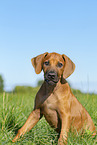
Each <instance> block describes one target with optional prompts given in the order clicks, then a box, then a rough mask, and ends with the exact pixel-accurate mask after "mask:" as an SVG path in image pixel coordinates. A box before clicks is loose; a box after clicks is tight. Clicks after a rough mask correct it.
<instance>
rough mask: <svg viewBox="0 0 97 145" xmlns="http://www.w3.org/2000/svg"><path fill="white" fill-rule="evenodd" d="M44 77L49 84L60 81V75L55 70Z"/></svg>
mask: <svg viewBox="0 0 97 145" xmlns="http://www.w3.org/2000/svg"><path fill="white" fill-rule="evenodd" d="M44 79H45V81H46V82H47V83H48V84H49V85H55V84H56V83H58V81H59V78H58V75H57V73H56V72H54V71H49V72H47V73H45V76H44Z"/></svg>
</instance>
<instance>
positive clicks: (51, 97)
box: [13, 53, 96, 145]
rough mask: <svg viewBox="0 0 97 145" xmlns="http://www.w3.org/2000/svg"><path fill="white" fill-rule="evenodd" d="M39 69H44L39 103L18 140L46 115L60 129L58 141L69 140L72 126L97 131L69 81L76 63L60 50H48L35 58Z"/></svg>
mask: <svg viewBox="0 0 97 145" xmlns="http://www.w3.org/2000/svg"><path fill="white" fill-rule="evenodd" d="M31 62H32V65H33V67H34V68H35V72H36V73H37V74H39V73H40V72H41V71H42V70H43V71H44V83H43V84H42V86H41V88H40V90H39V91H38V93H37V94H36V98H35V106H34V109H33V111H32V112H31V114H30V115H29V117H28V119H27V121H26V123H25V124H24V125H23V127H22V128H21V129H20V130H19V131H18V133H17V135H16V136H15V138H14V139H13V142H15V141H16V140H17V139H18V138H19V137H20V136H21V135H23V134H24V133H25V132H26V131H29V130H30V129H32V128H33V127H34V126H35V124H36V123H37V122H38V121H39V119H40V118H41V117H42V116H43V115H44V117H45V119H46V120H47V122H48V123H49V124H50V125H51V127H54V128H55V129H56V131H57V132H58V133H59V140H58V143H59V144H60V145H63V144H64V143H67V134H68V131H69V129H71V128H72V130H74V129H76V130H77V131H80V130H82V129H83V130H84V129H88V130H90V131H91V133H93V135H95V134H96V131H95V126H94V124H93V121H92V119H91V117H90V116H89V114H88V112H87V111H86V110H85V108H84V107H83V106H82V105H81V104H80V103H79V102H78V100H77V99H76V98H75V96H74V95H73V94H72V92H71V89H70V87H69V85H68V83H67V82H66V80H65V79H66V78H67V77H68V76H70V75H71V74H72V73H73V71H74V69H75V65H74V63H73V62H72V61H71V60H70V59H69V58H68V57H67V56H66V55H64V54H63V55H60V54H58V53H44V54H41V55H38V56H37V57H35V58H32V59H31Z"/></svg>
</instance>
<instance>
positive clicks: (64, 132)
mask: <svg viewBox="0 0 97 145" xmlns="http://www.w3.org/2000/svg"><path fill="white" fill-rule="evenodd" d="M69 129H70V117H69V115H67V116H63V117H62V128H61V133H60V137H59V140H58V145H65V144H67V136H68V132H69Z"/></svg>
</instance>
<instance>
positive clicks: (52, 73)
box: [48, 71, 56, 79]
mask: <svg viewBox="0 0 97 145" xmlns="http://www.w3.org/2000/svg"><path fill="white" fill-rule="evenodd" d="M55 77H56V73H55V72H53V71H51V72H49V73H48V78H49V79H54V78H55Z"/></svg>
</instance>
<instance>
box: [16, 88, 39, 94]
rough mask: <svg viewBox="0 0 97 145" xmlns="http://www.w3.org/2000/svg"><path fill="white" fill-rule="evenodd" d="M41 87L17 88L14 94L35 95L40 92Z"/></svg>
mask: <svg viewBox="0 0 97 145" xmlns="http://www.w3.org/2000/svg"><path fill="white" fill-rule="evenodd" d="M38 88H39V87H35V88H33V87H31V86H16V87H15V88H14V90H13V93H22V94H26V93H29V94H31V93H33V92H36V91H37V90H38Z"/></svg>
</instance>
